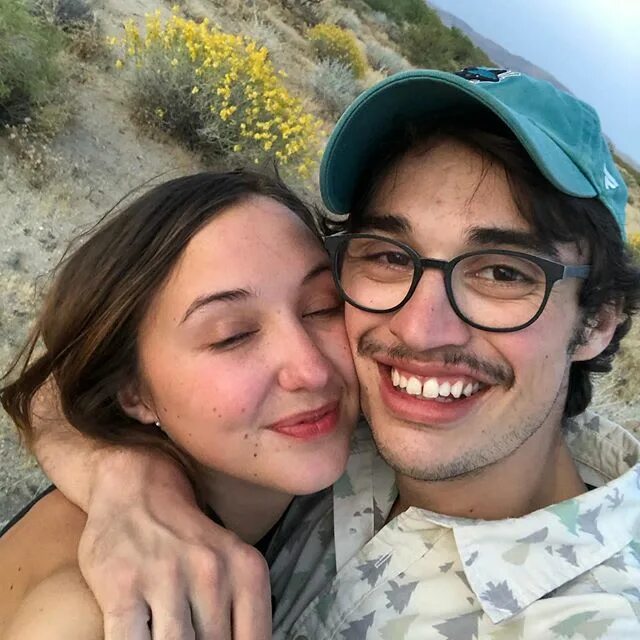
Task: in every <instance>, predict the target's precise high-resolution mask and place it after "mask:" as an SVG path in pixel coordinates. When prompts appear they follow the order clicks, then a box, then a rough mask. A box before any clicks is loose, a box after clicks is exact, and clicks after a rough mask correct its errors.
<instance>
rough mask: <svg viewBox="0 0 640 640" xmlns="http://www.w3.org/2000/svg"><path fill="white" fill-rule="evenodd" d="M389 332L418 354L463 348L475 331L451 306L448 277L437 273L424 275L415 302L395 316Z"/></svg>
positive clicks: (434, 271) (431, 270)
mask: <svg viewBox="0 0 640 640" xmlns="http://www.w3.org/2000/svg"><path fill="white" fill-rule="evenodd" d="M389 329H390V330H391V333H393V334H394V335H395V336H396V337H397V338H398V339H399V340H400V341H401V342H402V343H404V344H405V345H406V346H407V347H409V348H410V349H412V350H414V351H426V350H429V349H436V348H439V347H446V346H450V345H455V346H461V345H464V344H466V343H467V342H468V341H469V339H470V337H471V327H470V326H469V325H468V324H467V323H466V322H464V321H463V320H462V319H461V318H459V317H458V315H457V314H456V312H455V311H454V310H453V307H452V306H451V303H450V302H449V298H448V297H447V291H446V288H445V283H444V274H443V273H442V272H441V271H438V270H436V269H428V270H426V271H425V272H424V273H423V274H422V278H421V279H420V282H419V283H418V286H417V287H416V289H415V291H414V292H413V295H412V296H411V298H409V300H408V301H407V302H406V303H405V305H404V306H403V307H401V308H400V309H399V310H398V311H396V312H395V314H394V315H393V318H392V319H391V322H390V323H389Z"/></svg>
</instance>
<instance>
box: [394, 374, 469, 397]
mask: <svg viewBox="0 0 640 640" xmlns="http://www.w3.org/2000/svg"><path fill="white" fill-rule="evenodd" d="M391 382H392V383H393V386H394V387H399V388H400V389H404V391H405V393H408V394H409V395H410V396H422V397H423V398H448V397H449V396H453V397H454V398H456V399H457V398H459V397H460V396H465V397H467V398H468V397H469V396H471V395H473V394H474V393H476V392H477V391H478V390H479V389H480V383H479V382H468V383H467V384H466V386H465V384H464V382H463V381H462V380H457V381H456V382H454V383H453V384H452V383H450V382H448V381H444V382H442V383H439V382H438V380H437V378H429V379H428V380H425V381H424V383H423V382H420V380H418V378H416V377H414V376H411V377H410V378H406V377H405V376H403V375H402V374H401V373H400V372H399V371H398V370H397V369H391Z"/></svg>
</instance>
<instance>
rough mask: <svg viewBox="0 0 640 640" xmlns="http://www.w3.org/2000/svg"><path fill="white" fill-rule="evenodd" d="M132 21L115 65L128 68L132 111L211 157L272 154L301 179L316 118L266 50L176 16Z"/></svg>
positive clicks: (312, 156) (314, 139) (314, 145)
mask: <svg viewBox="0 0 640 640" xmlns="http://www.w3.org/2000/svg"><path fill="white" fill-rule="evenodd" d="M145 27H146V28H145V30H144V32H142V31H141V30H140V29H138V27H137V26H136V25H135V23H134V22H133V21H129V22H127V23H125V26H124V36H123V37H122V38H121V39H118V40H114V39H112V40H111V44H112V45H119V46H120V47H121V48H122V55H121V58H120V59H119V60H118V61H117V62H116V66H117V67H120V68H122V67H131V68H132V69H133V72H134V74H135V77H134V82H133V84H132V99H133V101H134V111H135V113H136V115H137V116H138V117H139V118H140V119H141V120H142V121H144V122H145V123H147V124H151V125H153V126H155V127H158V128H160V129H162V130H165V131H167V132H169V133H171V134H172V135H175V136H177V137H178V138H180V139H182V140H183V141H184V142H186V143H187V144H189V145H190V146H192V147H194V148H198V149H202V150H203V151H205V152H207V153H213V154H215V155H228V154H239V155H241V156H243V157H244V158H246V159H248V160H250V161H251V162H254V163H256V164H258V163H261V162H264V161H266V160H271V159H274V160H275V161H276V162H277V163H278V164H279V165H285V166H288V167H290V168H292V169H294V171H295V172H296V173H297V174H298V175H299V176H300V177H307V176H308V175H309V174H310V173H311V171H312V169H313V168H314V167H315V165H316V163H317V157H318V149H319V139H320V121H319V120H317V119H316V118H314V117H313V116H312V115H310V114H308V113H306V112H305V110H304V108H303V105H302V103H301V101H300V100H298V99H297V98H296V97H294V96H292V95H291V94H290V93H289V92H288V90H287V89H286V87H285V86H284V85H283V84H282V80H281V75H282V72H280V73H278V72H276V70H275V69H274V68H273V65H272V64H271V62H270V61H269V59H268V51H267V49H266V48H264V47H260V46H258V45H257V44H256V43H255V42H254V41H253V40H251V39H249V38H246V37H244V36H239V35H233V34H229V33H225V32H223V31H221V30H220V29H219V28H218V27H217V26H215V25H212V24H210V23H209V21H208V20H206V19H205V20H203V21H202V22H200V23H196V22H194V21H193V20H186V19H184V18H182V17H180V16H178V15H177V14H176V12H174V13H173V15H172V16H171V17H170V18H169V19H168V20H167V21H166V22H163V21H162V20H161V19H160V15H159V12H156V13H155V14H152V15H148V16H147V17H146V24H145Z"/></svg>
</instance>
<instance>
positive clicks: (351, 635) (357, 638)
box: [340, 611, 376, 640]
mask: <svg viewBox="0 0 640 640" xmlns="http://www.w3.org/2000/svg"><path fill="white" fill-rule="evenodd" d="M375 613H376V612H375V611H372V612H371V613H367V615H366V616H364V617H363V618H360V620H354V621H353V622H351V623H349V626H348V627H347V628H346V629H343V630H342V631H340V633H341V634H342V637H343V638H344V639H345V640H365V638H366V637H367V632H368V631H369V629H370V628H371V625H372V624H373V616H374V615H375Z"/></svg>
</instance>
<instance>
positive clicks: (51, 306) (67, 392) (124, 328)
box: [0, 170, 317, 481]
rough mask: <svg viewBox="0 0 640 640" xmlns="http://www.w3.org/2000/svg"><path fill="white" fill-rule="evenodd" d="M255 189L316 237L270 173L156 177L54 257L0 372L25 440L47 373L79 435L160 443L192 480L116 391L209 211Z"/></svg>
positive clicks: (175, 451)
mask: <svg viewBox="0 0 640 640" xmlns="http://www.w3.org/2000/svg"><path fill="white" fill-rule="evenodd" d="M257 195H259V196H266V197H269V198H272V199H273V200H276V201H277V202H280V203H281V204H283V205H285V206H286V207H288V208H289V209H290V210H291V211H293V212H294V213H295V214H296V215H297V216H298V217H299V218H300V219H302V220H303V221H304V222H305V223H306V224H307V226H308V227H309V228H310V229H312V230H313V231H314V232H315V233H317V227H316V222H315V221H316V218H315V217H314V215H313V213H312V212H311V210H310V209H309V208H308V207H307V206H306V205H305V204H304V203H303V202H302V201H301V200H300V199H299V198H298V197H297V196H295V194H293V193H292V192H291V191H290V190H289V189H288V188H287V187H286V186H285V185H284V184H283V183H282V182H281V181H280V180H279V179H278V178H271V177H269V176H266V175H263V174H258V173H254V172H250V171H246V170H236V171H230V172H227V173H208V172H207V173H198V174H195V175H189V176H185V177H181V178H177V179H174V180H170V181H168V182H165V183H164V184H161V185H159V186H156V187H154V188H152V189H151V190H150V191H148V192H147V193H145V194H144V195H142V196H141V197H139V198H138V199H136V200H135V201H134V202H132V203H131V204H129V205H128V206H126V207H125V208H122V209H121V210H119V211H116V212H110V213H108V214H107V215H106V216H105V218H103V219H102V220H101V221H100V222H99V223H98V224H97V225H96V227H94V228H93V229H92V230H91V231H90V232H89V234H88V239H86V241H84V243H83V244H82V245H81V246H80V247H79V248H77V249H75V250H73V251H72V252H68V255H66V256H65V257H63V259H62V261H61V262H60V264H59V265H58V267H57V269H56V271H55V277H54V280H53V284H52V286H51V288H50V289H49V291H48V293H47V295H46V297H45V300H44V303H43V305H42V308H41V310H40V313H39V315H38V317H37V319H36V323H35V326H34V328H33V330H32V332H31V334H30V336H29V338H28V340H27V342H26V344H25V345H24V347H23V348H22V349H21V351H20V352H19V353H18V355H17V356H16V358H15V360H14V361H13V363H12V364H11V366H10V368H9V371H8V372H7V373H6V374H5V376H4V378H3V380H8V379H10V378H13V380H12V381H11V382H6V383H5V384H4V386H3V387H2V388H0V399H1V401H2V405H3V407H4V408H5V410H6V411H7V413H8V414H9V415H10V416H11V418H12V419H13V421H14V422H15V424H16V426H17V428H18V430H19V432H20V433H21V435H22V437H23V439H24V440H25V442H26V443H27V445H29V444H31V443H32V441H33V437H34V428H33V422H32V415H31V407H32V403H33V400H34V397H35V395H36V393H37V392H38V390H39V389H40V388H41V387H42V385H43V384H44V383H45V382H46V381H47V380H49V379H53V380H55V383H56V385H57V388H58V393H59V401H60V407H61V409H62V411H63V413H64V415H65V416H66V418H67V419H68V420H69V422H70V423H71V424H72V425H73V426H74V427H75V428H76V429H78V430H79V431H80V432H82V433H84V434H86V435H88V436H90V437H93V438H94V439H96V440H98V441H102V442H106V443H114V444H122V445H130V446H136V445H144V446H152V447H155V448H157V449H160V450H161V451H163V452H164V453H165V454H168V455H170V456H171V457H172V458H174V459H175V460H177V461H178V462H179V463H181V464H182V465H184V466H185V468H186V469H187V472H189V474H190V475H191V479H192V481H193V480H195V478H194V469H193V465H192V464H191V463H190V461H189V460H188V458H187V457H186V456H185V455H184V454H183V453H182V451H181V450H180V449H179V448H178V447H176V446H175V445H174V444H173V443H172V442H171V441H170V440H169V439H168V438H166V436H164V434H163V433H162V432H161V430H160V429H157V428H153V427H150V426H149V425H144V424H141V423H139V422H137V421H136V420H134V419H133V418H131V417H129V416H128V415H127V414H126V413H125V412H124V411H123V410H122V408H121V406H120V404H119V402H118V392H119V390H121V389H122V388H123V386H124V385H125V384H126V383H127V382H129V381H131V380H132V379H135V376H136V374H137V335H138V328H139V327H140V323H141V321H142V319H143V318H144V316H145V314H146V312H147V309H148V308H149V305H150V303H151V301H152V299H153V297H154V296H155V295H156V293H157V292H158V291H159V290H160V288H161V286H162V284H163V283H164V281H165V280H166V279H167V277H168V276H169V274H170V272H171V270H172V268H173V266H174V265H175V264H176V262H177V260H178V258H179V257H180V255H181V253H182V252H183V251H184V249H185V247H186V246H187V244H188V242H189V240H190V239H191V238H192V237H193V236H194V235H195V234H196V233H198V231H199V230H200V229H201V228H202V227H203V226H204V225H205V224H207V223H208V222H209V221H211V220H212V219H213V218H214V217H215V216H216V215H217V214H219V213H221V212H222V211H224V210H225V209H228V208H229V207H231V206H233V205H236V204H238V203H240V202H242V201H244V200H246V199H248V198H251V197H252V196H257ZM41 343H42V345H43V346H44V349H43V350H42V352H41V353H37V352H38V351H39V345H40V344H41Z"/></svg>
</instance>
